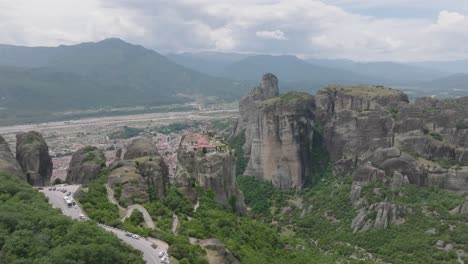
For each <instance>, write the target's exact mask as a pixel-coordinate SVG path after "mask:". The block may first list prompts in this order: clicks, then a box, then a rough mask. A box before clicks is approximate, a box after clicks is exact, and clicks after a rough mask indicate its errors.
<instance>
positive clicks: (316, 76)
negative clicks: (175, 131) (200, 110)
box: [221, 55, 378, 90]
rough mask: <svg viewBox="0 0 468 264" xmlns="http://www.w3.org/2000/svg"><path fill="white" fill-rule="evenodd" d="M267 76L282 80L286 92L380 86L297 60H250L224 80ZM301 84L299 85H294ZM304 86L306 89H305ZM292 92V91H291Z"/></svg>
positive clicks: (234, 66)
mask: <svg viewBox="0 0 468 264" xmlns="http://www.w3.org/2000/svg"><path fill="white" fill-rule="evenodd" d="M265 72H272V73H274V74H275V75H276V76H278V78H279V79H280V80H281V82H282V83H283V84H286V86H283V88H285V87H286V88H287V87H291V88H293V89H295V90H309V89H313V90H316V89H319V88H321V87H323V86H325V85H328V84H377V83H378V80H377V79H374V78H369V77H368V76H364V75H359V74H356V73H353V72H350V71H347V70H342V69H333V68H328V67H323V66H317V65H313V64H310V63H308V62H306V61H304V60H301V59H299V58H297V57H296V56H288V55H284V56H272V55H256V56H250V57H247V58H245V59H243V60H240V61H238V62H235V63H233V64H231V65H229V66H228V67H226V68H225V69H224V71H223V73H222V74H221V76H222V77H225V78H229V79H235V80H255V79H258V76H261V75H262V74H263V73H265ZM291 84H298V85H291ZM300 85H306V86H305V87H301V86H300ZM288 90H289V89H288Z"/></svg>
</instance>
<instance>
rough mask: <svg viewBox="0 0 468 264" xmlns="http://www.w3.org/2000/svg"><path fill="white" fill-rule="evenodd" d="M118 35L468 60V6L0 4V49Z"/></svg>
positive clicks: (301, 51) (269, 50)
mask: <svg viewBox="0 0 468 264" xmlns="http://www.w3.org/2000/svg"><path fill="white" fill-rule="evenodd" d="M109 37H116V38H121V39H123V40H125V41H128V42H130V43H134V44H140V45H143V46H145V47H147V48H151V49H154V50H156V51H158V52H160V53H173V52H174V53H175V52H198V51H219V52H241V53H264V54H294V55H298V56H300V57H306V58H307V57H311V58H343V59H352V60H360V61H376V60H378V61H382V60H386V61H427V60H458V59H468V45H467V44H466V43H468V1H467V0H321V1H318V0H317V1H316V0H283V1H275V0H236V1H228V0H165V1H162V0H41V1H38V0H14V1H11V0H0V43H3V44H12V45H24V46H57V45H61V44H65V45H71V44H77V43H81V42H89V41H100V40H102V39H105V38H109Z"/></svg>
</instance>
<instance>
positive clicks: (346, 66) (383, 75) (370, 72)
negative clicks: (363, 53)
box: [307, 59, 447, 85]
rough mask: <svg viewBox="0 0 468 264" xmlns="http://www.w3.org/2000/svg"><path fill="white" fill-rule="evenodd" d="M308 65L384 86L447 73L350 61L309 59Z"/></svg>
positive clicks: (422, 79) (395, 65)
mask: <svg viewBox="0 0 468 264" xmlns="http://www.w3.org/2000/svg"><path fill="white" fill-rule="evenodd" d="M307 61H308V62H309V63H311V64H314V65H319V66H327V67H331V68H336V69H342V70H347V71H350V72H353V73H356V74H360V75H366V76H369V77H373V78H376V79H379V80H380V81H381V82H382V83H383V84H385V85H409V84H415V83H419V82H422V81H429V80H432V79H434V78H439V77H443V76H446V75H447V73H445V72H443V71H439V70H435V69H431V68H428V67H423V66H417V65H408V64H404V63H396V62H354V61H350V60H321V59H309V60H307Z"/></svg>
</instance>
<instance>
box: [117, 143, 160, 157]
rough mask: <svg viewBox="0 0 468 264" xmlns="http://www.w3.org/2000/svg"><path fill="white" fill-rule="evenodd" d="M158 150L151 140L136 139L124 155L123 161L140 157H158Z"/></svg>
mask: <svg viewBox="0 0 468 264" xmlns="http://www.w3.org/2000/svg"><path fill="white" fill-rule="evenodd" d="M158 155H159V153H158V150H157V149H156V146H155V145H154V143H153V141H151V139H150V138H146V137H141V138H136V139H134V140H133V141H132V142H131V143H130V144H129V145H128V146H127V149H126V151H125V154H124V155H123V159H126V160H131V159H136V158H140V157H147V156H150V157H151V156H158Z"/></svg>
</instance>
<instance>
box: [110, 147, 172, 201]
mask: <svg viewBox="0 0 468 264" xmlns="http://www.w3.org/2000/svg"><path fill="white" fill-rule="evenodd" d="M109 168H110V170H111V173H110V175H109V177H108V182H107V183H108V185H109V186H110V187H111V188H113V189H114V192H115V193H117V195H118V197H117V200H118V201H119V202H120V203H121V204H124V205H131V204H135V203H145V202H148V201H150V200H152V199H164V197H165V196H166V192H167V188H168V185H169V169H168V167H167V165H166V163H165V162H164V160H163V158H162V157H161V155H160V154H159V152H158V151H157V149H156V146H155V145H154V144H153V143H152V142H151V140H150V139H146V138H138V139H135V140H133V141H132V142H131V143H130V145H129V146H128V148H127V151H126V152H125V155H124V159H123V160H117V161H115V162H113V163H112V164H111V165H110V166H109Z"/></svg>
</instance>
